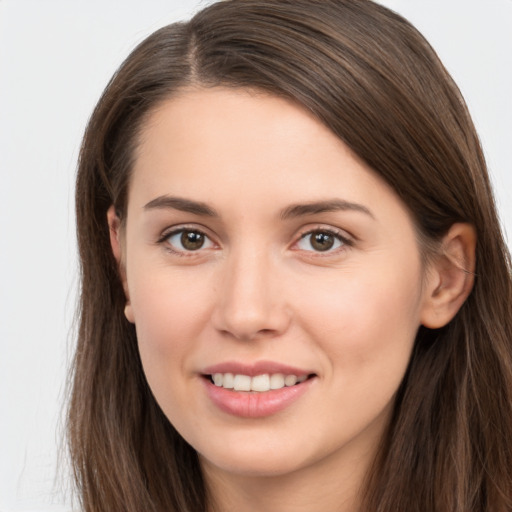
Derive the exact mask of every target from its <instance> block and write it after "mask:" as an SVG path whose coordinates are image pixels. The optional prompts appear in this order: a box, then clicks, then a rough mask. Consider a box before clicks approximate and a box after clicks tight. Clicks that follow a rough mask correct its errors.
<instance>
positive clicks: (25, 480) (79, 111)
mask: <svg viewBox="0 0 512 512" xmlns="http://www.w3.org/2000/svg"><path fill="white" fill-rule="evenodd" d="M206 3H209V2H208V0H203V1H200V0H150V1H148V0H146V1H144V2H143V1H142V0H139V1H135V0H123V1H121V0H119V1H115V0H110V1H108V2H106V1H104V0H87V1H85V0H84V1H81V0H60V1H59V0H0V512H12V511H19V512H21V511H23V512H30V511H52V512H56V511H69V510H71V505H70V501H69V496H67V495H68V493H67V492H66V488H67V485H68V484H67V478H66V473H67V470H66V464H65V462H61V463H60V467H61V473H62V474H61V475H60V476H59V475H57V473H56V470H57V466H58V465H59V464H58V460H59V456H58V454H59V450H61V449H62V430H61V417H62V408H63V403H64V397H65V381H66V367H67V364H68V361H69V358H70V354H71V352H72V345H73V313H74V308H75V301H76V288H77V281H76V268H77V263H76V255H75V234H74V216H73V201H74V199H73V185H74V174H75V167H76V159H77V154H78V148H79V145H80V139H81V135H82V133H83V130H84V127H85V124H86V122H87V119H88V117H89V115H90V113H91V111H92V109H93V107H94V104H95V102H96V101H97V99H98V98H99V95H100V93H101V91H102V89H103V87H104V86H105V85H106V83H107V81H108V79H109V78H110V76H111V75H112V73H113V72H114V70H115V69H116V68H117V66H118V65H119V64H120V63H121V61H122V60H123V59H124V57H125V56H126V55H127V54H128V53H129V51H130V50H131V49H132V48H133V47H134V46H135V44H137V43H138V42H140V41H141V40H142V39H143V38H144V37H145V36H146V35H148V34H149V33H150V32H152V31H153V30H155V29H156V28H158V27H160V26H162V25H165V24H167V23H170V22H172V21H175V20H177V19H184V18H186V17H188V16H189V14H190V13H192V12H193V11H194V10H195V9H196V8H197V7H198V6H201V5H205V4H206ZM381 3H383V4H384V5H387V6H389V7H391V8H393V9H395V10H397V11H398V12H400V13H401V14H403V15H405V16H406V17H407V18H409V19H410V20H411V21H412V22H413V23H414V24H415V25H416V26H417V27H418V28H419V29H420V30H421V31H422V32H423V33H424V34H425V35H426V36H427V39H429V40H430V42H431V43H432V44H433V46H434V48H436V50H437V51H438V53H439V54H440V56H441V58H442V60H443V61H444V63H445V64H446V66H447V68H448V69H449V71H450V72H451V73H452V74H453V76H454V77H455V80H456V81H457V82H458V84H459V86H460V88H461V90H462V92H463V94H464V96H465V98H466V100H467V102H468V104H469V107H470V110H471V112H472V114H473V118H474V120H475V123H476V125H477V129H478V131H479V133H480V136H481V139H482V142H483V145H484V149H485V153H486V156H487V159H488V163H489V166H490V170H491V174H492V177H493V180H494V183H495V186H496V193H497V199H498V204H499V208H500V211H501V214H502V219H503V223H504V227H505V229H506V231H508V232H509V233H512V202H511V197H512V192H511V190H512V168H511V164H512V156H511V145H512V99H511V93H512V0H485V1H484V0H431V1H426V0H383V1H382V2H381ZM511 441H512V440H511ZM63 451H64V452H65V450H63Z"/></svg>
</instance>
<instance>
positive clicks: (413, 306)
mask: <svg viewBox="0 0 512 512" xmlns="http://www.w3.org/2000/svg"><path fill="white" fill-rule="evenodd" d="M388 270H389V271H388V272H375V271H374V272H372V271H367V272H364V273H363V272H357V271H355V270H353V271H347V272H345V273H342V274H340V275H339V276H337V278H336V280H335V279H329V280H327V281H326V282H325V283H324V286H319V287H317V288H315V292H314V293H313V294H310V295H309V296H308V297H307V299H306V300H304V301H303V305H302V307H301V310H302V314H301V316H302V321H303V326H304V329H307V330H309V332H310V334H311V335H314V336H315V338H316V339H317V340H318V343H319V344H320V345H321V346H322V348H323V350H324V352H325V353H326V354H328V357H329V358H330V360H331V364H332V366H333V367H335V368H342V369H343V371H344V375H347V374H348V373H351V374H354V375H355V374H356V373H358V372H361V371H366V370H367V371H368V375H370V374H371V373H372V372H373V374H374V376H375V375H377V374H379V373H392V371H391V370H392V369H395V370H396V372H398V374H399V375H400V374H401V373H402V369H404V370H405V367H406V365H407V362H408V360H409V356H410V352H411V350H412V346H413V343H414V339H415V335H416V332H417V329H418V327H419V310H420V299H421V293H420V291H419V288H420V282H421V281H420V273H419V271H416V267H413V269H410V271H407V270H406V271H405V272H404V271H402V272H399V271H392V267H391V268H390V269H388ZM386 365H387V368H386Z"/></svg>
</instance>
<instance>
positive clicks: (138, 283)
mask: <svg viewBox="0 0 512 512" xmlns="http://www.w3.org/2000/svg"><path fill="white" fill-rule="evenodd" d="M202 277H203V278H201V277H200V276H193V275H186V274H185V275H184V274H183V273H176V272H172V271H170V270H169V269H162V270H161V271H160V272H157V271H155V272H147V273H144V274H142V273H141V274H139V275H137V274H133V275H132V280H131V288H130V294H131V295H130V297H131V303H132V309H133V313H134V320H135V326H136V330H137V338H138V343H139V351H140V354H141V359H142V362H143V365H144V370H145V372H146V375H147V378H148V381H152V380H154V379H155V378H158V379H159V378H162V379H166V378H167V376H166V375H165V372H166V368H169V367H170V366H171V367H177V366H181V364H182V362H183V358H184V356H185V355H186V354H187V353H188V352H190V351H192V350H193V349H194V343H193V340H197V339H199V338H200V334H201V332H202V330H203V329H204V328H205V325H206V322H207V319H208V318H209V317H210V315H211V313H210V311H211V304H212V300H211V297H212V291H211V287H209V286H208V285H207V281H205V279H204V276H202ZM160 373H161V374H162V375H160Z"/></svg>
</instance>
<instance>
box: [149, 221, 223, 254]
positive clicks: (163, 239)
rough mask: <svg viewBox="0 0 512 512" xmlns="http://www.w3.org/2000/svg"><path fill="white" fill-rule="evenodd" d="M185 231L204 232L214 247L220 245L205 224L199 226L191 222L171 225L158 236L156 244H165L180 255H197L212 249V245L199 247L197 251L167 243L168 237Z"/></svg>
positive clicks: (167, 248) (172, 251) (173, 252)
mask: <svg viewBox="0 0 512 512" xmlns="http://www.w3.org/2000/svg"><path fill="white" fill-rule="evenodd" d="M183 231H194V232H197V233H200V234H202V235H203V236H204V237H205V238H206V239H208V240H209V241H210V243H211V244H212V245H213V248H216V247H218V244H217V243H216V242H215V240H214V237H213V236H212V235H210V234H209V230H208V229H206V228H204V227H203V226H198V225H197V224H195V225H191V224H178V225H176V226H169V227H167V228H166V229H164V230H163V231H162V233H161V234H160V236H159V237H158V239H157V241H156V244H157V245H165V249H166V250H168V251H169V252H171V253H172V254H175V255H179V256H197V255H198V254H199V253H202V252H204V250H208V249H211V248H212V247H205V248H202V247H201V248H199V249H197V250H195V251H187V250H180V249H177V248H174V247H172V245H171V244H170V243H167V241H168V239H169V238H170V237H171V236H174V235H177V234H178V233H182V232H183Z"/></svg>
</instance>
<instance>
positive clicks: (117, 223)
mask: <svg viewBox="0 0 512 512" xmlns="http://www.w3.org/2000/svg"><path fill="white" fill-rule="evenodd" d="M107 222H108V230H109V234H110V246H111V247H112V253H113V255H114V258H115V259H116V261H117V267H118V269H119V277H120V278H121V282H122V285H123V289H124V294H125V297H126V306H125V308H124V315H125V316H126V319H127V320H128V321H129V322H131V323H134V318H133V310H132V306H131V303H130V295H129V293H128V284H127V280H126V269H125V264H124V259H123V242H122V238H121V219H120V218H119V216H118V215H117V213H116V209H115V207H114V205H112V206H111V207H110V208H109V209H108V211H107Z"/></svg>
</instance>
